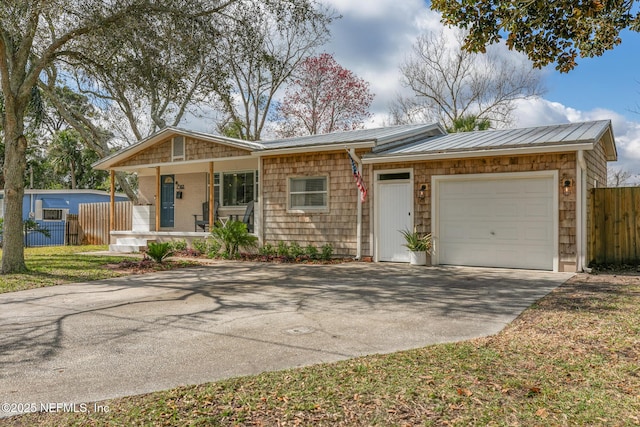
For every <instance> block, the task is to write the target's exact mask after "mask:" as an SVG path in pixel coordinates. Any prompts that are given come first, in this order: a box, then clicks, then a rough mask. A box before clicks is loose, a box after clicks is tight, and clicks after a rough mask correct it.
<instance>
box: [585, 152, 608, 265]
mask: <svg viewBox="0 0 640 427" xmlns="http://www.w3.org/2000/svg"><path fill="white" fill-rule="evenodd" d="M584 160H585V162H586V164H587V171H586V174H587V212H586V217H587V224H586V230H587V233H586V235H587V241H586V245H587V252H588V251H589V248H591V232H590V230H591V218H592V212H591V189H593V188H600V187H606V186H607V157H606V152H605V148H604V142H602V141H600V143H599V144H598V145H596V147H595V148H594V149H593V150H590V151H585V152H584ZM585 255H586V259H587V260H590V259H592V258H593V257H592V256H591V254H589V253H587V254H585Z"/></svg>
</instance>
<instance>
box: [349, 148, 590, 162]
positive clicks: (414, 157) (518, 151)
mask: <svg viewBox="0 0 640 427" xmlns="http://www.w3.org/2000/svg"><path fill="white" fill-rule="evenodd" d="M578 150H593V144H592V143H586V144H570V145H552V146H541V147H526V148H505V149H496V148H494V149H489V150H479V151H478V150H474V151H451V152H444V153H422V154H395V155H390V156H376V157H363V158H362V163H363V164H376V163H393V162H405V161H421V160H443V159H464V158H473V157H495V156H518V155H525V154H546V153H562V152H571V151H578Z"/></svg>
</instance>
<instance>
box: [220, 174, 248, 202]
mask: <svg viewBox="0 0 640 427" xmlns="http://www.w3.org/2000/svg"><path fill="white" fill-rule="evenodd" d="M254 195H255V182H254V172H233V173H224V174H222V205H223V206H244V205H246V204H247V203H249V202H250V201H252V200H253V199H254Z"/></svg>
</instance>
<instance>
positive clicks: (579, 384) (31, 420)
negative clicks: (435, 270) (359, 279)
mask: <svg viewBox="0 0 640 427" xmlns="http://www.w3.org/2000/svg"><path fill="white" fill-rule="evenodd" d="M100 405H101V406H102V407H108V411H104V412H101V413H96V412H91V411H90V412H89V413H73V414H70V413H57V414H28V415H24V416H20V417H15V418H12V419H9V420H4V421H7V422H8V424H9V425H43V426H61V425H77V426H81V425H92V426H129V425H131V426H208V425H221V426H226V425H229V426H235V425H266V426H272V425H273V426H275V425H294V426H295V425H303V426H311V425H313V426H334V425H345V426H365V425H380V426H388V425H393V426H414V425H425V426H445V425H446V426H451V425H453V426H468V425H482V426H485V425H492V426H522V425H536V426H547V425H551V426H563V425H591V426H593V425H596V426H597V425H600V426H636V425H640V277H638V276H613V275H579V276H576V277H574V278H573V279H572V280H570V281H569V282H568V283H566V284H565V285H563V286H561V287H560V288H558V289H556V290H555V291H554V292H552V293H551V294H549V295H548V296H547V297H545V298H543V299H542V300H540V301H539V302H538V303H537V304H535V305H534V306H533V307H531V308H530V309H528V310H526V311H525V312H524V313H523V314H522V315H521V316H519V317H518V319H516V320H515V321H514V322H513V323H512V324H510V325H509V326H507V327H506V328H505V329H504V330H503V331H502V332H501V333H499V334H497V335H494V336H491V337H487V338H481V339H476V340H471V341H466V342H460V343H455V344H443V345H434V346H429V347H425V348H420V349H416V350H411V351H403V352H398V353H394V354H388V355H374V356H368V357H360V358H355V359H351V360H347V361H343V362H338V363H332V364H324V365H315V366H310V367H305V368H299V369H292V370H286V371H279V372H269V373H264V374H261V375H257V376H251V377H242V378H233V379H229V380H225V381H219V382H216V383H209V384H204V385H199V386H190V387H181V388H177V389H173V390H168V391H163V392H159V393H152V394H148V395H142V396H133V397H128V398H121V399H116V400H111V401H107V402H101V403H100ZM92 407H93V406H92V405H91V406H90V408H92Z"/></svg>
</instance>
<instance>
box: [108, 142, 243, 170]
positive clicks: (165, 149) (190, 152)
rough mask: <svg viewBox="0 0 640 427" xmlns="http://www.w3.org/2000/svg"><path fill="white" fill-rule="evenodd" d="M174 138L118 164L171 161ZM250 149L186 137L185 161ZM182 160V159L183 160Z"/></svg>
mask: <svg viewBox="0 0 640 427" xmlns="http://www.w3.org/2000/svg"><path fill="white" fill-rule="evenodd" d="M171 141H172V138H167V139H166V140H164V141H162V142H159V143H157V144H155V145H154V146H153V147H149V148H147V149H145V150H142V151H140V152H139V153H137V154H136V155H135V156H133V157H130V158H129V159H127V160H124V161H122V162H120V163H118V164H116V165H114V166H115V167H123V166H144V165H153V164H159V163H171V161H172V156H171V149H172V144H171ZM250 155H251V151H250V150H243V149H240V148H236V147H232V146H229V145H224V144H220V143H217V142H212V141H203V140H200V139H193V138H185V158H184V161H193V160H202V159H213V158H230V157H243V156H250ZM181 161H182V160H181Z"/></svg>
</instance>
